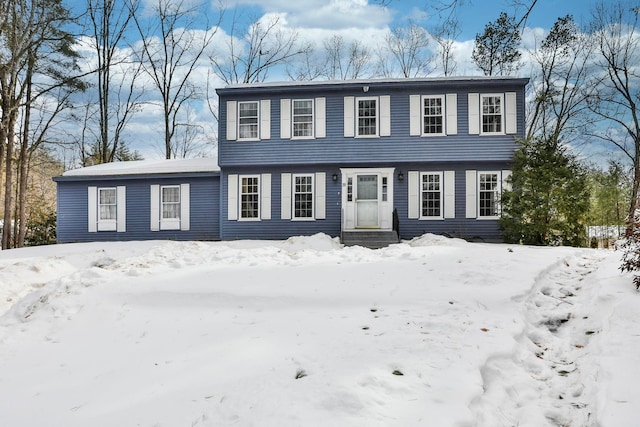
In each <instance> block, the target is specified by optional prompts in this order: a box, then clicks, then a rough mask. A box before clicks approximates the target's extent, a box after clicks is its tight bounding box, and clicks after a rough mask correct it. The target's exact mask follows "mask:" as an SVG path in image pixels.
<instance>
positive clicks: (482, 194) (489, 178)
mask: <svg viewBox="0 0 640 427" xmlns="http://www.w3.org/2000/svg"><path fill="white" fill-rule="evenodd" d="M499 196H500V174H499V173H497V172H479V173H478V216H479V217H480V218H495V217H497V216H498V214H499V213H500V212H499V209H500V206H499Z"/></svg>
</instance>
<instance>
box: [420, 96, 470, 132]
mask: <svg viewBox="0 0 640 427" xmlns="http://www.w3.org/2000/svg"><path fill="white" fill-rule="evenodd" d="M457 133H458V94H456V93H446V94H433V95H418V94H415V95H409V135H410V136H445V135H456V134H457Z"/></svg>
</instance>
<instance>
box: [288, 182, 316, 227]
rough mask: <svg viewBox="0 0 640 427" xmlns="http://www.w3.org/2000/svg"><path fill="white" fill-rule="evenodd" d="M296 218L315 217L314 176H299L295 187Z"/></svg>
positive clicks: (294, 214)
mask: <svg viewBox="0 0 640 427" xmlns="http://www.w3.org/2000/svg"><path fill="white" fill-rule="evenodd" d="M293 216H294V218H313V178H312V176H311V175H307V176H297V177H296V178H295V188H294V213H293Z"/></svg>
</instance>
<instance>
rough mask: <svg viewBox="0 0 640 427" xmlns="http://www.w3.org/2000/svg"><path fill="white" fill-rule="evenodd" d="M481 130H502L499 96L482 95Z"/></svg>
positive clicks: (489, 131) (487, 131) (484, 131)
mask: <svg viewBox="0 0 640 427" xmlns="http://www.w3.org/2000/svg"><path fill="white" fill-rule="evenodd" d="M482 132H483V133H492V132H493V133H495V132H502V106H501V98H500V97H499V96H483V97H482Z"/></svg>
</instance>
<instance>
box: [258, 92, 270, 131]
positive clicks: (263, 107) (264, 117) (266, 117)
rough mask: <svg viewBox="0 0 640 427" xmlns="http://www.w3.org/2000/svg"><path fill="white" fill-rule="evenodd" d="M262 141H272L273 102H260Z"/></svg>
mask: <svg viewBox="0 0 640 427" xmlns="http://www.w3.org/2000/svg"><path fill="white" fill-rule="evenodd" d="M260 139H271V101H270V100H268V99H263V100H261V101H260Z"/></svg>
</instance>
